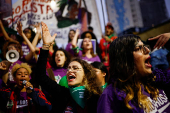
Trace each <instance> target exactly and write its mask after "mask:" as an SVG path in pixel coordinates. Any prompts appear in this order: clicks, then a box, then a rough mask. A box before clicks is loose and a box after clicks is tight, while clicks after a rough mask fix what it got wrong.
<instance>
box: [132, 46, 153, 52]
mask: <svg viewBox="0 0 170 113" xmlns="http://www.w3.org/2000/svg"><path fill="white" fill-rule="evenodd" d="M134 51H140V52H141V53H143V54H147V53H149V52H150V51H151V49H150V46H149V45H141V46H136V48H135V50H134Z"/></svg>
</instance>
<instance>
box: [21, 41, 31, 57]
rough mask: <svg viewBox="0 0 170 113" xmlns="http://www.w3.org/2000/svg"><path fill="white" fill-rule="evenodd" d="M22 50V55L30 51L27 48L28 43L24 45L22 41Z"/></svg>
mask: <svg viewBox="0 0 170 113" xmlns="http://www.w3.org/2000/svg"><path fill="white" fill-rule="evenodd" d="M21 46H22V51H23V56H26V55H28V53H29V52H30V48H29V46H28V45H26V44H24V43H22V45H21Z"/></svg>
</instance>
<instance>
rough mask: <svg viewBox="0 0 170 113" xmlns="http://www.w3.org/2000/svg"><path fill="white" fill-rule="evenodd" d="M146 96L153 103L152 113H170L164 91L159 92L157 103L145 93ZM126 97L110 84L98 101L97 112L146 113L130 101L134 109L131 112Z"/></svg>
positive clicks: (169, 106)
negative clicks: (126, 104)
mask: <svg viewBox="0 0 170 113" xmlns="http://www.w3.org/2000/svg"><path fill="white" fill-rule="evenodd" d="M143 92H144V94H145V95H147V96H148V99H149V100H150V101H151V103H152V105H153V108H152V111H151V112H150V113H163V112H166V113H169V112H170V102H169V101H168V98H167V96H166V94H165V93H164V91H163V90H159V96H158V97H157V101H155V100H153V99H152V98H151V97H150V95H149V94H148V93H147V92H145V91H143ZM125 97H126V94H125V92H123V91H120V90H119V89H116V92H115V89H114V87H113V85H112V84H110V85H109V86H108V87H106V89H105V90H104V92H103V93H102V95H101V96H100V98H99V101H98V107H97V112H98V113H129V112H131V113H144V110H143V109H141V108H140V107H139V106H138V104H135V103H137V102H134V101H132V100H131V101H129V104H130V106H132V107H133V108H134V109H132V110H130V109H128V108H127V107H126V106H125V103H124V99H125Z"/></svg>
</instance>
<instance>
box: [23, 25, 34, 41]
mask: <svg viewBox="0 0 170 113" xmlns="http://www.w3.org/2000/svg"><path fill="white" fill-rule="evenodd" d="M26 29H29V30H31V38H30V42H32V41H33V39H34V37H35V32H34V31H33V29H32V28H31V27H27V28H25V29H24V30H26Z"/></svg>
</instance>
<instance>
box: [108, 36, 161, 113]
mask: <svg viewBox="0 0 170 113" xmlns="http://www.w3.org/2000/svg"><path fill="white" fill-rule="evenodd" d="M139 40H141V39H140V37H139V36H137V35H132V34H127V35H123V36H120V37H118V38H116V39H115V40H114V41H113V42H112V43H111V44H110V47H109V58H110V60H109V64H110V69H109V70H110V71H109V72H110V77H111V78H112V80H113V81H112V84H113V85H114V87H115V90H116V88H118V89H120V90H123V91H124V92H125V93H126V97H125V99H124V102H125V105H126V107H127V108H129V109H133V107H132V106H130V105H129V101H131V100H135V99H136V101H137V102H138V106H139V107H140V108H142V109H144V108H146V109H144V110H147V111H150V108H149V107H150V106H149V105H150V101H149V100H148V97H147V95H145V94H143V92H142V88H141V85H143V86H144V88H145V90H146V91H147V92H149V93H150V95H151V96H152V97H153V98H154V99H155V98H156V97H157V96H158V94H159V90H157V88H155V87H154V86H153V85H151V83H152V82H151V81H153V74H150V75H148V76H145V77H143V78H142V80H139V79H138V76H139V75H138V73H137V70H136V67H135V62H134V56H133V51H134V49H135V47H136V45H137V44H138V42H139ZM143 79H144V80H143ZM109 81H110V80H109ZM134 98H135V99H134Z"/></svg>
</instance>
